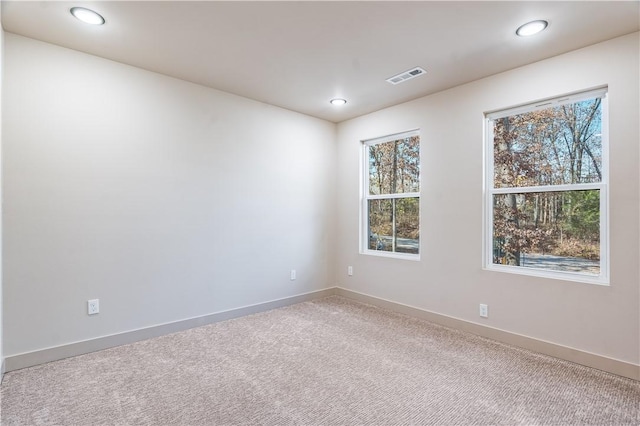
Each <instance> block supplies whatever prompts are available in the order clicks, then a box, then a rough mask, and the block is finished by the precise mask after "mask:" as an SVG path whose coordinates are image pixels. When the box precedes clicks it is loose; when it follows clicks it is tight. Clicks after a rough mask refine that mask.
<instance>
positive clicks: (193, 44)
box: [2, 0, 640, 122]
mask: <svg viewBox="0 0 640 426" xmlns="http://www.w3.org/2000/svg"><path fill="white" fill-rule="evenodd" d="M72 6H84V7H88V8H91V9H94V10H96V11H97V12H99V13H101V14H102V15H103V16H104V17H105V19H106V21H107V22H106V24H105V25H103V26H100V27H93V26H89V25H87V24H83V23H81V22H79V21H77V20H76V19H75V18H73V17H72V16H71V14H70V13H69V9H70V8H71V7H72ZM534 19H545V20H547V21H549V27H548V28H547V30H546V31H544V32H543V33H541V34H539V35H538V36H535V37H530V38H521V37H517V36H516V35H515V30H516V28H517V27H518V26H519V25H521V24H523V23H525V22H528V21H531V20H534ZM2 25H3V27H4V29H5V31H8V32H12V33H16V34H21V35H24V36H27V37H32V38H35V39H38V40H43V41H47V42H50V43H54V44H57V45H60V46H64V47H68V48H71V49H75V50H79V51H82V52H87V53H91V54H94V55H97V56H101V57H104V58H108V59H112V60H115V61H119V62H123V63H126V64H131V65H134V66H137V67H140V68H144V69H147V70H151V71H156V72H159V73H162V74H166V75H170V76H174V77H177V78H181V79H183V80H187V81H191V82H194V83H199V84H202V85H205V86H209V87H213V88H216V89H220V90H223V91H226V92H231V93H235V94H237V95H241V96H245V97H247V98H251V99H255V100H258V101H262V102H266V103H269V104H272V105H277V106H280V107H283V108H287V109H290V110H293V111H298V112H301V113H304V114H309V115H312V116H315V117H319V118H323V119H326V120H330V121H334V122H339V121H342V120H346V119H349V118H353V117H357V116H359V115H362V114H366V113H369V112H373V111H376V110H379V109H381V108H384V107H387V106H391V105H394V104H398V103H401V102H405V101H408V100H411V99H415V98H419V97H421V96H424V95H427V94H430V93H434V92H437V91H441V90H443V89H446V88H449V87H453V86H457V85H459V84H463V83H466V82H469V81H473V80H476V79H479V78H482V77H485V76H488V75H492V74H496V73H499V72H502V71H506V70H509V69H512V68H515V67H518V66H521V65H525V64H529V63H532V62H535V61H539V60H541V59H545V58H548V57H551V56H555V55H558V54H561V53H564V52H567V51H570V50H574V49H577V48H580V47H584V46H588V45H591V44H594V43H597V42H600V41H604V40H608V39H611V38H614V37H617V36H621V35H624V34H629V33H632V32H635V31H638V30H639V29H640V2H638V1H623V2H611V1H605V2H592V1H581V2H573V1H572V2H563V1H535V2H526V1H511V2H483V1H471V2H463V1H449V2H433V1H424V2H421V1H411V2H398V1H389V2H362V1H357V2H339V1H335V2H334V1H318V2H302V1H301V2H270V1H259V2H214V1H198V2H188V1H160V2H156V1H142V2H133V1H107V2H100V1H77V2H68V1H48V2H40V1H27V2H25V1H4V0H3V1H2ZM416 66H420V67H422V68H424V69H426V70H427V74H426V75H423V76H420V77H418V78H414V79H412V80H409V81H407V82H405V83H402V84H400V85H397V86H394V85H391V84H389V83H387V82H386V81H385V79H387V78H389V77H391V76H392V75H395V74H397V73H400V72H402V71H406V70H408V69H410V68H413V67H416ZM523 84H525V83H524V82H523ZM333 97H344V98H346V99H347V100H348V103H347V104H346V105H344V106H342V107H334V106H332V105H330V104H329V100H330V99H331V98H333Z"/></svg>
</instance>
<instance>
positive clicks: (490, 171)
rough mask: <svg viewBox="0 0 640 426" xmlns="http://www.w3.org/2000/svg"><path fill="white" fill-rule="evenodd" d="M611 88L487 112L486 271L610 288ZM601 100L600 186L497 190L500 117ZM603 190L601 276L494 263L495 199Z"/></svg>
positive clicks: (593, 184)
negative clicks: (496, 146)
mask: <svg viewBox="0 0 640 426" xmlns="http://www.w3.org/2000/svg"><path fill="white" fill-rule="evenodd" d="M607 94H608V89H607V87H602V88H597V89H592V90H588V91H584V92H579V93H573V94H569V95H565V96H558V97H554V98H550V99H545V100H541V101H539V102H535V103H531V104H525V105H520V106H517V107H513V108H508V109H503V110H499V111H494V112H489V113H485V119H484V127H485V132H484V133H485V155H484V157H485V164H484V172H485V179H484V193H485V196H484V244H483V264H484V265H483V267H484V269H485V270H490V271H499V272H507V273H513V274H521V275H530V276H535V277H543V278H552V279H560V280H566V281H575V282H582V283H589V284H598V285H609V260H610V257H609V106H608V96H607ZM596 97H599V98H601V109H602V136H601V141H602V165H601V172H602V180H601V181H600V182H596V183H581V184H573V185H571V184H565V185H548V186H529V187H513V188H494V161H493V152H494V151H493V149H494V148H493V143H494V141H493V136H494V135H493V121H494V120H497V119H499V118H503V117H507V116H511V115H517V114H521V113H524V112H531V111H536V110H541V109H546V108H549V107H554V106H561V105H566V104H571V103H575V102H579V101H582V100H585V99H592V98H596ZM589 189H597V190H599V191H600V274H599V275H591V274H583V273H578V272H566V271H554V270H548V269H537V268H530V267H524V266H510V265H500V264H495V263H493V196H494V195H498V194H512V193H514V194H523V193H531V192H562V191H568V190H589Z"/></svg>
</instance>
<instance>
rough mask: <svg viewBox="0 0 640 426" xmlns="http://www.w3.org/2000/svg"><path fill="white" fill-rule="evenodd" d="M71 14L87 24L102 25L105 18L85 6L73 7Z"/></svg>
mask: <svg viewBox="0 0 640 426" xmlns="http://www.w3.org/2000/svg"><path fill="white" fill-rule="evenodd" d="M70 12H71V14H72V15H73V16H75V17H76V18H78V19H79V20H81V21H82V22H84V23H86V24H91V25H102V24H104V18H103V17H102V16H101V15H100V14H99V13H97V12H94V11H93V10H91V9H86V8H84V7H72V8H71V10H70Z"/></svg>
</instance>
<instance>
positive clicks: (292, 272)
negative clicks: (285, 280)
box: [291, 269, 296, 281]
mask: <svg viewBox="0 0 640 426" xmlns="http://www.w3.org/2000/svg"><path fill="white" fill-rule="evenodd" d="M295 279H296V270H295V269H292V270H291V281H293V280H295Z"/></svg>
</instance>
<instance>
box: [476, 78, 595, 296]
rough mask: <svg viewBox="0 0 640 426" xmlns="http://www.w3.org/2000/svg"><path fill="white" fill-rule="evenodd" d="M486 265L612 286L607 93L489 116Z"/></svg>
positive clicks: (528, 106) (584, 94)
mask: <svg viewBox="0 0 640 426" xmlns="http://www.w3.org/2000/svg"><path fill="white" fill-rule="evenodd" d="M486 131H487V135H486V142H487V143H486V145H487V155H486V158H487V160H488V161H487V165H486V167H485V170H486V172H485V173H486V184H485V185H486V188H487V191H486V200H485V205H486V212H485V217H486V218H487V222H486V225H485V226H486V229H485V250H484V251H485V265H486V267H487V268H488V269H494V270H502V271H510V272H516V273H524V274H530V275H541V276H548V277H552V278H564V279H572V280H576V281H583V282H593V283H598V284H606V283H607V282H608V239H607V208H608V202H607V200H608V196H607V174H608V164H607V102H606V89H601V90H595V91H590V92H585V93H580V94H576V95H571V96H564V97H561V98H556V99H551V100H547V101H543V102H538V103H536V104H533V105H526V106H522V107H518V108H512V109H508V110H504V111H498V112H495V113H490V114H487V116H486Z"/></svg>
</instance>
